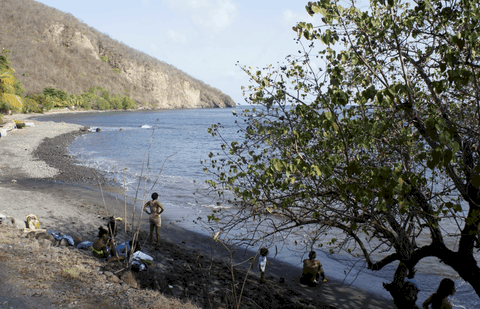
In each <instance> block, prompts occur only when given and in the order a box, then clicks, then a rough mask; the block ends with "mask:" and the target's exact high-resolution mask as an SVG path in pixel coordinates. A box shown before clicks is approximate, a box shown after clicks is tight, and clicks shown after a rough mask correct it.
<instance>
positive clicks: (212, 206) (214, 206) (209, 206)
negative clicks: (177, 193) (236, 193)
mask: <svg viewBox="0 0 480 309" xmlns="http://www.w3.org/2000/svg"><path fill="white" fill-rule="evenodd" d="M200 206H202V207H205V208H213V209H230V208H232V206H224V205H200Z"/></svg>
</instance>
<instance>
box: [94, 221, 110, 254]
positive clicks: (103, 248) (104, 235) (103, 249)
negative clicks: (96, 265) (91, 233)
mask: <svg viewBox="0 0 480 309" xmlns="http://www.w3.org/2000/svg"><path fill="white" fill-rule="evenodd" d="M92 252H93V255H94V256H96V257H98V258H108V257H109V256H110V253H111V252H115V245H114V243H113V241H112V239H110V238H109V237H108V230H107V229H106V228H105V227H103V226H101V227H99V228H98V239H97V240H95V241H94V242H93V245H92Z"/></svg>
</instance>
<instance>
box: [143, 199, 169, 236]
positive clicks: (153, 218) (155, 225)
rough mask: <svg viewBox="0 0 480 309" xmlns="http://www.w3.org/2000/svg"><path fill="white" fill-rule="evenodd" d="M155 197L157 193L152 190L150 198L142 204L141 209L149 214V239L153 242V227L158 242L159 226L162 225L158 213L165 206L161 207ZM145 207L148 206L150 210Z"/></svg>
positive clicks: (163, 209)
mask: <svg viewBox="0 0 480 309" xmlns="http://www.w3.org/2000/svg"><path fill="white" fill-rule="evenodd" d="M157 199H158V193H157V192H154V193H153V194H152V200H151V201H149V202H146V203H145V205H143V211H145V212H146V213H147V214H149V215H150V217H149V221H150V241H151V242H152V243H153V230H154V229H155V230H156V234H157V244H158V243H159V241H160V227H161V226H162V219H161V218H160V214H161V213H162V212H164V211H165V208H163V206H162V204H160V202H159V201H157ZM147 208H149V209H150V211H148V209H147Z"/></svg>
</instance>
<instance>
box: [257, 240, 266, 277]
mask: <svg viewBox="0 0 480 309" xmlns="http://www.w3.org/2000/svg"><path fill="white" fill-rule="evenodd" d="M267 255H268V249H267V248H260V257H259V258H258V269H259V270H260V283H265V268H266V267H267Z"/></svg>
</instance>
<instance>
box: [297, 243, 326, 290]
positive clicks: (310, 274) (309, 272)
mask: <svg viewBox="0 0 480 309" xmlns="http://www.w3.org/2000/svg"><path fill="white" fill-rule="evenodd" d="M316 257H317V253H316V252H315V251H310V253H309V254H308V260H303V273H302V277H301V278H300V283H301V284H305V285H308V286H316V285H317V283H318V278H319V277H320V276H322V279H323V282H326V281H327V278H326V277H325V273H324V272H323V268H322V263H320V261H318V260H315V258H316Z"/></svg>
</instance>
